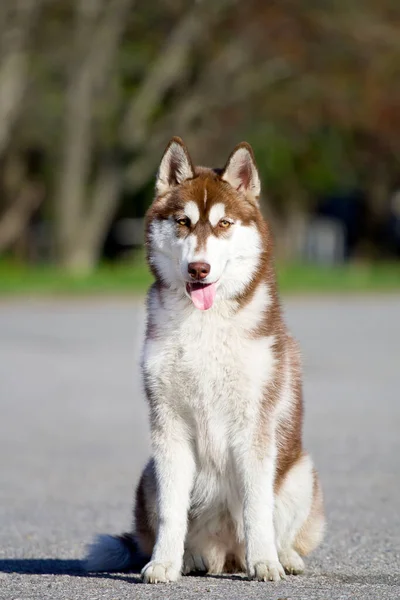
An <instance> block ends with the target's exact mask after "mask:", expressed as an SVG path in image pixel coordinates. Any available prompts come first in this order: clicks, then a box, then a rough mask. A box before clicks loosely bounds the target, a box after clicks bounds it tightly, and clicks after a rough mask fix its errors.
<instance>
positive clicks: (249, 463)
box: [240, 440, 285, 581]
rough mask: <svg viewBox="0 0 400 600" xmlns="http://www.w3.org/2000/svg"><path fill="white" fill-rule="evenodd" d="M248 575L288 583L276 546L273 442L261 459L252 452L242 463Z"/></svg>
mask: <svg viewBox="0 0 400 600" xmlns="http://www.w3.org/2000/svg"><path fill="white" fill-rule="evenodd" d="M240 463H241V469H240V470H241V473H242V486H243V491H244V498H243V522H244V534H245V542H246V563H247V572H248V575H249V577H250V578H252V579H258V580H260V581H279V580H280V579H285V572H284V570H283V567H282V565H281V564H280V562H279V558H278V553H277V549H276V544H275V532H274V523H273V512H274V489H273V486H274V474H275V450H274V446H273V444H271V440H270V443H269V447H268V448H267V449H266V450H264V452H263V455H262V456H261V457H260V454H259V452H257V451H256V450H255V449H254V448H250V449H249V450H248V452H246V453H244V454H243V455H242V457H241V460H240Z"/></svg>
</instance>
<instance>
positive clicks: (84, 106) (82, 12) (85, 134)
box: [56, 0, 132, 273]
mask: <svg viewBox="0 0 400 600" xmlns="http://www.w3.org/2000/svg"><path fill="white" fill-rule="evenodd" d="M131 4H132V0H114V2H109V3H107V2H106V3H104V1H103V0H91V2H88V0H79V2H78V12H77V24H76V35H75V44H74V47H75V50H76V56H75V60H74V64H73V65H72V68H71V74H70V80H69V85H68V89H67V92H66V109H65V122H64V128H65V143H64V153H63V157H62V160H61V165H60V176H59V187H58V194H57V198H56V206H57V210H56V247H57V251H58V259H59V263H60V264H61V265H62V266H63V267H64V268H66V269H67V270H69V271H73V272H82V273H85V272H87V271H89V270H90V269H91V268H93V267H94V265H95V262H96V259H97V257H98V254H99V250H100V247H99V244H101V241H102V239H103V237H104V233H105V228H106V226H107V225H108V223H109V220H110V217H111V216H112V214H113V212H114V210H115V207H116V204H117V196H118V192H119V179H118V178H119V173H118V172H117V170H116V169H114V168H111V167H109V166H104V165H100V168H99V170H98V173H97V176H96V181H95V183H94V186H93V188H94V193H93V194H92V198H91V202H90V198H89V187H90V183H91V173H90V172H91V168H92V164H91V163H92V158H93V157H92V150H93V126H94V123H93V122H94V112H95V102H96V96H97V94H98V92H99V90H103V89H104V87H105V85H106V81H107V77H108V74H109V71H110V69H111V68H112V66H113V63H114V61H115V57H116V53H117V50H118V47H119V42H120V37H121V35H122V32H123V29H124V25H125V22H126V15H127V11H128V9H129V7H130V6H131Z"/></svg>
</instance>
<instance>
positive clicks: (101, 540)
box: [85, 535, 131, 571]
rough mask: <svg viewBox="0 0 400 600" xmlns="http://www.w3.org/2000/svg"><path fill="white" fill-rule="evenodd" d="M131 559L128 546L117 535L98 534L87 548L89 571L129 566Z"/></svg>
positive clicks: (122, 568)
mask: <svg viewBox="0 0 400 600" xmlns="http://www.w3.org/2000/svg"><path fill="white" fill-rule="evenodd" d="M130 560H131V556H130V552H129V550H128V549H127V547H126V546H125V545H124V544H123V543H122V542H121V540H119V539H118V538H117V537H114V536H111V535H98V536H96V538H95V539H94V541H93V542H92V544H90V546H89V547H88V549H87V556H86V560H85V569H86V570H87V571H117V570H124V569H126V568H127V567H129V564H130Z"/></svg>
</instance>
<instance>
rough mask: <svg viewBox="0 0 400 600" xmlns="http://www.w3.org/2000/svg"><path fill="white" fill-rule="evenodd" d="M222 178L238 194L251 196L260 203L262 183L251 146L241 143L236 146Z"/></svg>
mask: <svg viewBox="0 0 400 600" xmlns="http://www.w3.org/2000/svg"><path fill="white" fill-rule="evenodd" d="M221 177H222V179H223V180H224V181H227V182H228V183H230V184H231V186H232V187H233V188H235V190H237V191H238V192H244V193H248V194H251V196H253V198H254V200H255V201H256V203H258V198H259V196H260V192H261V183H260V177H259V175H258V171H257V167H256V162H255V159H254V154H253V150H252V148H251V146H250V144H248V143H247V142H241V143H240V144H238V145H237V146H236V148H235V149H234V151H233V152H232V154H231V155H230V157H229V158H228V162H227V163H226V165H225V168H224V169H223V173H222V175H221Z"/></svg>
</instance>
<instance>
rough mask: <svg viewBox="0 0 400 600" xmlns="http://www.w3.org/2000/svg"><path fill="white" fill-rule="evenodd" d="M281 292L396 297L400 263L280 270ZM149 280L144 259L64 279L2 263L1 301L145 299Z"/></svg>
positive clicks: (48, 271) (56, 272)
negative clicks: (98, 297) (15, 298)
mask: <svg viewBox="0 0 400 600" xmlns="http://www.w3.org/2000/svg"><path fill="white" fill-rule="evenodd" d="M278 279H279V284H280V290H281V291H282V292H283V293H287V294H289V293H345V292H354V293H356V292H359V293H364V292H395V291H397V292H400V262H399V263H391V264H377V263H372V264H362V265H345V266H338V267H334V268H327V267H321V266H315V265H307V264H281V265H278ZM151 282H152V277H151V275H150V273H149V272H148V269H147V266H146V264H145V262H144V260H143V258H142V257H140V258H137V259H136V260H135V261H134V262H132V263H129V264H126V263H125V264H120V265H117V266H110V265H101V266H100V267H99V268H98V269H96V271H95V272H93V273H92V274H90V275H88V276H85V277H79V276H72V275H68V274H67V273H65V272H63V271H60V270H59V269H57V268H55V267H46V266H41V267H34V268H30V267H27V266H23V265H19V264H16V263H11V262H0V296H1V297H7V296H23V295H31V296H49V295H50V296H54V295H61V296H62V295H124V294H131V295H132V294H143V293H144V292H145V291H146V289H147V288H148V287H149V285H150V284H151Z"/></svg>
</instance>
